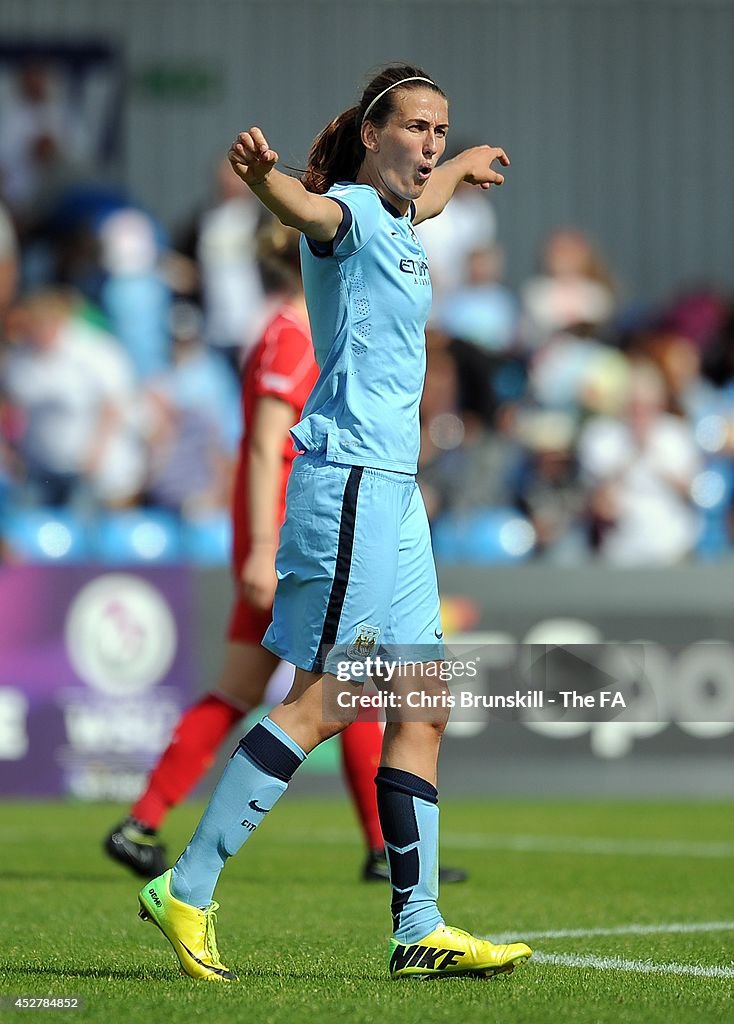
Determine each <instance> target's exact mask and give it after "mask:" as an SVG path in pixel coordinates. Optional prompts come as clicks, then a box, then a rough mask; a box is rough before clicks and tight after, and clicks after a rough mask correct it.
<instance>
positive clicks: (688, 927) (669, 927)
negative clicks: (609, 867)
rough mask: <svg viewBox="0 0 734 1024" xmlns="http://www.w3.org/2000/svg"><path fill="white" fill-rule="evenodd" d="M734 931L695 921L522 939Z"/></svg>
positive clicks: (729, 924)
mask: <svg viewBox="0 0 734 1024" xmlns="http://www.w3.org/2000/svg"><path fill="white" fill-rule="evenodd" d="M729 931H734V921H695V922H692V923H682V922H681V923H679V924H676V923H671V924H623V925H619V926H617V927H614V928H562V929H558V930H556V931H549V932H526V931H523V933H522V936H521V937H522V939H523V941H524V940H525V939H589V938H594V937H596V936H600V935H601V936H603V935H663V934H681V933H695V932H729ZM515 934H516V931H515V932H513V933H512V935H509V934H508V935H501V936H499V938H495V939H494V940H493V941H495V942H509V941H510V940H511V939H513V938H514V936H515Z"/></svg>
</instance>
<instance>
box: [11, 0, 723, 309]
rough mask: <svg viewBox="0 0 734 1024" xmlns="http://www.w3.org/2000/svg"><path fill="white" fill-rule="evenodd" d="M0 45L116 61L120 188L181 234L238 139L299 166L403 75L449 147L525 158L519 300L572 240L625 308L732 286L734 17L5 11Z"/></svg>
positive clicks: (450, 10)
mask: <svg viewBox="0 0 734 1024" xmlns="http://www.w3.org/2000/svg"><path fill="white" fill-rule="evenodd" d="M0 33H1V37H2V47H0V50H2V51H4V52H6V53H7V52H8V51H7V47H17V46H23V45H27V44H38V43H43V42H47V43H54V42H58V41H60V40H66V41H70V42H79V41H81V40H87V41H88V40H90V39H95V40H101V41H103V42H105V43H112V44H113V45H114V46H115V47H116V48H117V49H118V50H119V53H120V55H121V57H122V59H123V61H124V67H125V82H126V88H125V101H124V116H123V124H124V127H123V135H124V146H123V152H124V156H123V157H122V160H121V162H122V166H121V167H120V168H119V172H120V175H121V177H122V178H124V180H125V181H126V182H127V184H128V185H129V187H130V190H131V193H132V195H133V196H134V197H136V198H138V199H139V200H140V201H141V202H143V203H145V204H146V205H147V206H148V207H149V208H150V209H152V210H153V211H154V212H155V213H157V214H158V215H159V216H161V217H162V218H163V219H164V221H166V222H167V223H168V224H169V226H173V225H175V224H177V223H179V222H180V221H181V220H182V219H184V218H185V217H186V216H187V215H188V214H189V213H190V212H191V210H192V209H193V208H194V207H195V206H196V205H197V204H199V203H200V202H202V201H203V200H204V199H205V197H206V195H207V191H208V188H209V182H210V181H211V169H212V163H213V161H214V159H215V157H216V156H217V155H221V154H223V153H224V152H225V151H226V148H227V147H228V145H229V143H230V141H231V138H232V137H233V134H234V132H235V131H236V130H238V129H240V128H242V127H248V126H249V125H250V124H252V123H260V124H262V125H263V126H264V127H265V128H266V130H267V131H268V133H269V135H270V137H271V141H272V143H273V144H274V145H275V146H276V147H277V149H278V150H279V152H280V155H281V158H282V160H283V162H285V163H289V164H291V165H293V166H296V167H297V166H302V163H303V160H304V156H305V153H306V151H307V146H308V143H309V142H310V140H311V138H312V137H313V136H314V134H315V132H316V131H317V130H318V129H319V128H320V126H321V125H322V124H324V123H326V121H327V120H329V119H330V118H331V117H332V116H333V115H334V114H335V113H336V112H337V110H338V109H344V108H345V107H346V106H348V105H349V103H350V102H351V101H352V99H353V97H354V94H355V92H356V89H357V82H356V81H355V76H356V75H359V74H361V73H362V72H363V71H366V70H367V69H370V68H372V67H374V66H376V65H378V64H380V63H383V62H385V61H389V60H392V59H405V58H408V59H411V60H416V61H418V62H420V63H422V64H423V65H425V67H426V68H428V69H430V71H431V73H432V74H433V75H435V77H436V78H437V80H438V81H439V82H441V83H442V84H443V86H444V87H445V89H446V91H447V93H448V95H449V96H450V97H451V100H452V121H453V124H452V133H451V138H452V142H453V143H459V142H462V141H464V140H476V139H487V140H489V141H492V142H493V143H495V144H497V143H499V144H501V145H503V146H504V147H505V148H506V149H507V151H508V152H509V153H510V155H511V157H512V159H513V166H512V170H511V172H510V174H509V175H508V181H507V185H506V187H505V188H504V189H503V191H502V197H501V200H500V201H498V203H497V211H498V216H499V221H500V236H501V238H502V240H503V242H504V243H505V245H506V247H507V250H508V254H509V273H510V278H511V281H512V282H513V283H517V282H519V281H520V280H522V279H524V278H525V277H526V276H527V275H528V274H529V273H530V271H531V270H532V268H533V265H534V262H535V255H536V248H537V246H538V244H539V241H540V240H541V238H542V237H543V236H544V235H545V234H546V233H547V232H548V231H550V230H551V229H552V228H554V227H557V226H559V225H565V224H568V223H571V224H574V225H576V226H578V227H580V228H582V229H585V230H587V231H589V232H590V233H591V234H592V235H593V236H594V237H596V238H597V239H598V240H599V241H600V242H601V244H602V246H603V248H604V250H605V251H606V254H607V256H608V258H609V260H610V263H611V265H612V266H613V267H616V268H619V274H620V277H621V279H622V280H621V283H622V285H623V287H625V288H626V292H627V297H628V298H630V299H635V298H638V299H645V300H649V299H651V298H657V297H659V295H660V294H661V293H664V292H667V291H669V290H670V289H671V288H672V287H674V286H675V285H676V284H678V283H679V282H681V281H690V280H694V281H696V282H698V281H701V280H705V281H707V282H710V283H713V284H716V283H724V284H727V285H728V283H729V275H730V269H731V238H732V237H733V236H734V204H733V203H732V202H731V189H730V174H729V169H730V168H731V166H732V165H733V164H734V133H732V132H731V111H730V106H731V103H730V98H731V96H732V95H734V63H733V62H732V61H731V59H730V50H731V40H732V38H734V5H732V4H731V3H730V2H728V0H687V2H681V0H644V2H641V0H495V2H493V3H491V4H490V3H486V2H484V0H420V2H418V0H400V2H398V0H307V2H303V0H298V2H296V0H269V2H268V3H259V2H254V0H206V2H203V0H65V2H64V3H49V2H48V0H3V3H2V5H0ZM1 70H2V65H1V64H0V71H1Z"/></svg>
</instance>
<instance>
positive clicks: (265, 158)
mask: <svg viewBox="0 0 734 1024" xmlns="http://www.w3.org/2000/svg"><path fill="white" fill-rule="evenodd" d="M227 156H228V157H229V162H230V163H231V164H232V169H233V170H234V172H235V174H237V175H239V177H240V178H242V180H243V181H244V182H245V184H246V185H250V186H253V185H260V184H262V182H263V181H264V180H265V178H266V177H267V176H268V174H269V173H270V172H271V171H272V169H273V167H274V166H275V164H276V163H277V161H278V154H277V153H276V152H275V150H274V149H271V148H270V146H269V145H268V140H267V139H266V138H265V136H264V135H263V133H262V132H261V131H260V129H259V128H255V127H253V128H250V130H249V132H240V133H239V135H238V136H237V138H236V139H235V140H234V142H233V143H232V145H231V146H230V148H229V153H228V154H227Z"/></svg>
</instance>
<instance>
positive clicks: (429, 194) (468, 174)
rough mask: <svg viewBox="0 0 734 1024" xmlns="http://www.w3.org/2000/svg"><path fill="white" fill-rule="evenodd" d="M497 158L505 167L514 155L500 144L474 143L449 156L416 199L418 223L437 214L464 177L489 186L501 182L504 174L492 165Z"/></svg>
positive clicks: (416, 218)
mask: <svg viewBox="0 0 734 1024" xmlns="http://www.w3.org/2000/svg"><path fill="white" fill-rule="evenodd" d="M495 160H497V161H498V162H499V163H500V164H502V166H503V167H509V166H510V158H509V157H508V155H507V153H505V151H504V149H500V148H499V147H498V146H473V147H472V148H471V149H465V150H464V151H463V152H461V153H459V154H458V156H455V157H454V158H453V160H447V161H446V163H444V164H441V166H440V167H437V168H436V169H435V171H434V172H433V173H432V174H431V177H430V179H429V180H428V184H427V185H426V187H425V189H424V190H423V195H422V196H421V197H420V198H419V199H416V201H415V208H416V214H415V220H414V223H415V224H419V223H420V222H421V221H422V220H428V219H429V218H430V217H436V216H438V214H439V213H440V212H441V211H442V210H443V208H444V206H446V203H448V201H449V199H450V198H451V197H452V195H453V194H454V192H455V191H456V186H457V185H458V184H459V182H460V181H468V182H469V184H470V185H479V187H480V188H485V189H486V188H489V187H490V185H501V184H502V183H503V182H504V180H505V176H504V174H501V173H500V172H499V171H495V170H494V169H493V167H492V164H493V163H494V161H495Z"/></svg>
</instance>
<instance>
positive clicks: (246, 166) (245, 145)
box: [227, 128, 342, 242]
mask: <svg viewBox="0 0 734 1024" xmlns="http://www.w3.org/2000/svg"><path fill="white" fill-rule="evenodd" d="M227 155H228V157H229V162H230V163H231V165H232V168H233V170H234V172H235V173H236V174H237V175H239V177H240V178H242V180H243V181H244V183H245V184H246V185H249V187H250V188H251V189H252V191H253V192H254V193H255V195H256V196H257V198H258V199H259V200H260V202H261V203H262V204H263V205H264V206H267V208H268V209H269V210H270V211H271V212H272V213H274V214H275V216H276V217H277V218H278V220H279V221H280V222H281V224H286V225H288V226H289V227H293V228H297V229H298V230H299V231H302V232H303V233H304V234H305V235H308V237H309V238H313V239H314V240H315V241H317V242H330V241H331V240H332V239H333V238H334V236H335V235H336V232H337V230H338V228H339V225H340V224H341V222H342V210H341V207H340V206H339V204H338V203H335V202H334V201H333V200H331V199H327V198H326V197H325V196H319V195H315V194H314V193H313V192H307V191H306V189H305V188H304V187H303V185H302V184H301V182H300V181H298V180H297V179H296V178H291V177H290V176H289V175H287V174H282V173H281V172H280V171H277V170H276V169H275V165H276V163H277V162H278V154H277V153H276V152H275V150H274V149H271V148H270V145H269V143H268V140H267V139H266V138H265V136H264V135H263V133H262V131H261V130H260V129H259V128H250V130H249V132H240V133H239V135H238V136H237V138H236V139H235V140H234V142H233V143H232V145H231V146H230V150H229V153H228V154H227Z"/></svg>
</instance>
